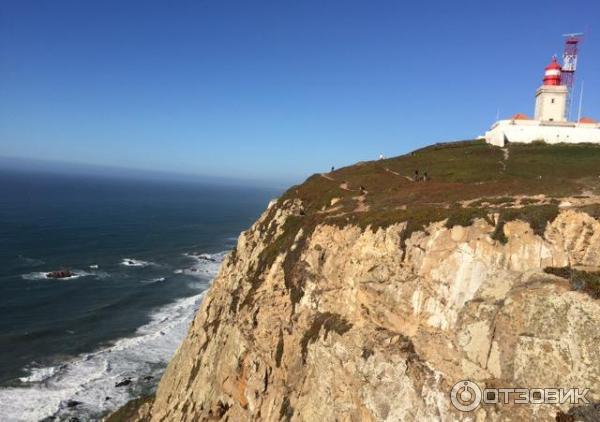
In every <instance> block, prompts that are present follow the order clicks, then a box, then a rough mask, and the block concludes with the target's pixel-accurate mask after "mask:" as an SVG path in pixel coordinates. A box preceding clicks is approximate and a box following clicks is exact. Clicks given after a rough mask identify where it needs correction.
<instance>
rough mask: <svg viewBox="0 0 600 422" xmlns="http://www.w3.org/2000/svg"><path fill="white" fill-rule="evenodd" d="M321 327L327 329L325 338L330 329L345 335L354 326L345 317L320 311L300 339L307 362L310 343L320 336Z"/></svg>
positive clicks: (303, 357)
mask: <svg viewBox="0 0 600 422" xmlns="http://www.w3.org/2000/svg"><path fill="white" fill-rule="evenodd" d="M321 328H323V329H324V330H325V337H324V338H325V339H327V335H328V334H329V332H330V331H333V332H335V333H337V334H339V335H343V334H345V333H347V332H348V330H350V329H351V328H352V324H351V323H349V322H348V321H346V319H344V317H342V316H341V315H338V314H333V313H331V312H325V313H318V314H317V315H316V316H315V318H314V319H313V321H312V324H311V326H310V327H309V328H308V330H307V331H306V332H305V333H304V336H302V340H301V341H300V347H301V350H302V362H303V363H306V356H307V355H308V345H309V344H310V343H314V342H315V341H316V340H317V338H319V333H320V332H321Z"/></svg>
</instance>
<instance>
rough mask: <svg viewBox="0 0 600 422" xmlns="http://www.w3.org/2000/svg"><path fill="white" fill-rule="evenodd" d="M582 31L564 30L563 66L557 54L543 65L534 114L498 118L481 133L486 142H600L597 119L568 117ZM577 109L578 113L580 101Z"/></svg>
mask: <svg viewBox="0 0 600 422" xmlns="http://www.w3.org/2000/svg"><path fill="white" fill-rule="evenodd" d="M581 35H582V34H580V33H577V34H566V35H565V36H566V37H567V40H566V43H565V52H564V55H563V64H562V66H561V64H560V63H559V62H558V59H557V58H556V56H554V57H552V60H551V61H550V64H549V65H548V66H546V68H545V70H544V78H543V80H542V86H540V87H539V88H538V89H537V90H536V92H535V114H534V116H535V117H534V118H533V119H531V118H529V117H527V115H525V114H523V113H517V114H514V115H513V116H512V117H511V118H509V119H504V120H498V121H497V122H496V123H494V124H493V125H492V127H491V128H490V130H488V131H487V132H485V135H484V136H482V138H484V139H485V140H486V142H488V143H489V144H492V145H496V146H499V147H504V146H506V144H508V143H519V144H530V143H532V142H544V143H547V144H560V143H565V144H579V143H590V144H600V123H599V122H598V121H597V120H595V119H592V118H589V117H584V118H582V117H581V116H580V117H579V118H578V119H577V120H576V121H571V119H570V118H569V109H570V107H569V105H570V103H571V97H572V96H573V88H574V86H575V84H574V80H575V70H576V67H577V54H578V45H579V42H580V39H581ZM579 109H580V112H579V114H581V104H580V105H579Z"/></svg>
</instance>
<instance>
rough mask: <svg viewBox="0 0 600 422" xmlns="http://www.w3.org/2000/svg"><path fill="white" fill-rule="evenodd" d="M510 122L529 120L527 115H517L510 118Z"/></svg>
mask: <svg viewBox="0 0 600 422" xmlns="http://www.w3.org/2000/svg"><path fill="white" fill-rule="evenodd" d="M511 119H512V120H531V119H530V118H529V116H528V115H526V114H523V113H517V114H515V115H514V116H512V117H511Z"/></svg>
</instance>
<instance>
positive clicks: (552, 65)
mask: <svg viewBox="0 0 600 422" xmlns="http://www.w3.org/2000/svg"><path fill="white" fill-rule="evenodd" d="M554 69H558V70H560V69H561V67H560V64H558V61H557V60H556V56H554V57H552V62H551V63H550V64H549V65H548V66H546V70H554Z"/></svg>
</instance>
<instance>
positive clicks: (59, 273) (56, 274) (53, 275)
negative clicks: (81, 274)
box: [46, 270, 75, 278]
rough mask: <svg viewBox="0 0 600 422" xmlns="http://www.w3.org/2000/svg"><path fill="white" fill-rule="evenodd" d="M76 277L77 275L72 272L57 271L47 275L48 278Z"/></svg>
mask: <svg viewBox="0 0 600 422" xmlns="http://www.w3.org/2000/svg"><path fill="white" fill-rule="evenodd" d="M74 275H75V274H74V273H73V272H72V271H71V270H57V271H50V272H49V273H46V277H48V278H69V277H73V276H74Z"/></svg>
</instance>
